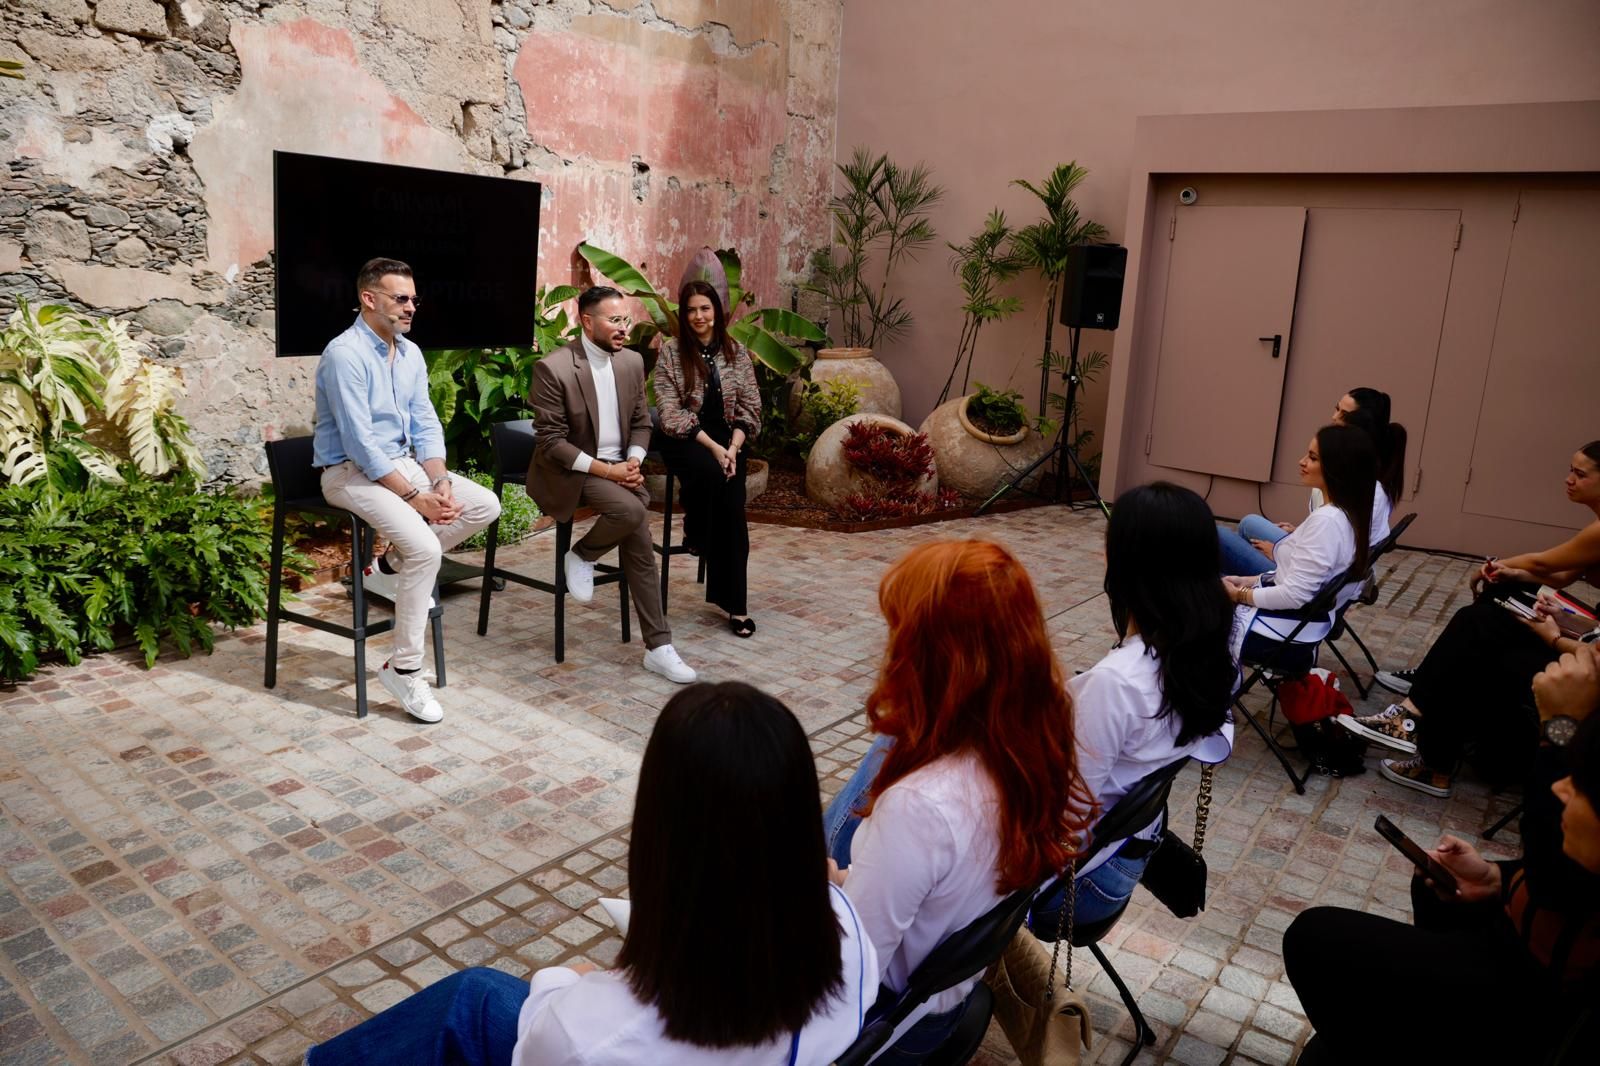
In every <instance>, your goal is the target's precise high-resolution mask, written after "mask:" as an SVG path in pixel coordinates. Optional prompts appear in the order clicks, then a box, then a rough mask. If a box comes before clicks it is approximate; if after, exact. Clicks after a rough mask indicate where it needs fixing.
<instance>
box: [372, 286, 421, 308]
mask: <svg viewBox="0 0 1600 1066" xmlns="http://www.w3.org/2000/svg"><path fill="white" fill-rule="evenodd" d="M367 291H368V292H375V293H378V294H379V295H380V296H387V297H388V298H389V299H391V300H393V301H394V302H395V303H397V304H399V305H400V306H401V307H405V306H406V305H407V304H409V305H411V306H412V307H421V306H422V301H421V300H419V299H418V298H417V297H415V296H412V295H411V294H410V293H408V292H384V291H383V290H382V289H368V290H367Z"/></svg>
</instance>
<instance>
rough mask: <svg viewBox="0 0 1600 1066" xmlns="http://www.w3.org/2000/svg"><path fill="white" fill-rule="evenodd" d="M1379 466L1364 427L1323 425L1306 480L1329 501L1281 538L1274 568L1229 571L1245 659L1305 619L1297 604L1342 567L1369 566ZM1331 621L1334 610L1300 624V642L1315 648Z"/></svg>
mask: <svg viewBox="0 0 1600 1066" xmlns="http://www.w3.org/2000/svg"><path fill="white" fill-rule="evenodd" d="M1377 466H1378V456H1377V451H1376V450H1375V449H1374V448H1373V445H1372V438H1371V437H1369V436H1368V435H1367V433H1366V432H1365V431H1363V430H1359V429H1356V428H1355V427H1354V426H1333V425H1330V426H1323V427H1322V428H1321V429H1319V430H1317V435H1316V436H1315V437H1313V438H1312V440H1311V444H1310V445H1309V446H1308V447H1307V448H1306V454H1305V455H1303V456H1301V458H1300V480H1301V481H1302V482H1303V483H1305V484H1306V485H1307V486H1309V487H1311V488H1312V489H1316V490H1318V491H1320V492H1321V493H1323V495H1324V496H1326V497H1327V500H1328V502H1327V503H1325V504H1323V505H1322V506H1321V507H1318V508H1317V509H1316V510H1315V511H1312V512H1311V514H1310V515H1308V516H1307V517H1306V520H1305V521H1304V522H1301V523H1300V524H1299V525H1298V526H1296V527H1295V530H1294V532H1293V533H1290V534H1288V535H1287V536H1285V537H1284V538H1283V539H1282V540H1280V541H1279V542H1278V543H1277V545H1276V547H1275V548H1274V552H1273V557H1274V559H1275V560H1276V565H1277V569H1276V570H1273V571H1270V572H1268V573H1265V574H1259V575H1250V574H1243V575H1231V576H1228V577H1224V578H1223V582H1224V584H1225V585H1226V586H1227V589H1228V595H1229V597H1230V598H1231V599H1232V600H1233V602H1234V603H1236V604H1237V605H1238V608H1237V611H1238V616H1239V627H1240V630H1239V632H1240V633H1241V634H1242V636H1243V644H1242V647H1241V648H1240V658H1241V659H1243V660H1245V661H1248V662H1261V661H1263V660H1268V659H1270V657H1271V656H1272V655H1274V654H1275V653H1276V652H1277V650H1278V648H1277V645H1279V644H1281V643H1282V642H1283V641H1285V640H1287V639H1288V638H1289V634H1290V633H1292V632H1294V629H1295V627H1296V626H1297V625H1299V624H1300V620H1299V619H1298V618H1296V617H1294V616H1293V612H1294V611H1296V610H1297V609H1299V608H1301V607H1304V606H1305V605H1306V604H1308V603H1310V602H1311V601H1312V600H1314V599H1316V596H1317V593H1318V592H1321V591H1322V589H1323V587H1324V586H1326V585H1327V584H1328V583H1329V582H1331V581H1333V579H1335V578H1337V577H1339V576H1340V575H1341V574H1346V573H1352V574H1355V575H1363V574H1365V573H1366V569H1367V553H1368V550H1369V549H1370V547H1371V540H1370V537H1371V529H1372V494H1373V484H1374V483H1375V482H1376V480H1377ZM1359 590H1360V578H1359V576H1358V577H1356V578H1354V579H1353V580H1352V582H1351V584H1350V585H1349V586H1348V597H1349V598H1353V597H1354V595H1355V594H1356V592H1358V591H1359ZM1331 628H1333V612H1332V611H1330V612H1329V613H1328V617H1327V619H1326V620H1318V621H1313V622H1311V623H1309V624H1308V625H1306V626H1305V627H1304V628H1302V629H1301V630H1300V632H1299V634H1298V635H1297V636H1296V637H1295V642H1296V643H1297V644H1305V645H1307V646H1308V649H1309V646H1310V645H1312V644H1315V643H1316V642H1317V641H1320V640H1321V639H1322V638H1323V637H1325V636H1327V635H1328V630H1330V629H1331ZM1309 657H1310V652H1309V651H1308V655H1307V658H1308V659H1309Z"/></svg>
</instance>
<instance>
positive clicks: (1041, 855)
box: [825, 540, 1094, 1063]
mask: <svg viewBox="0 0 1600 1066" xmlns="http://www.w3.org/2000/svg"><path fill="white" fill-rule="evenodd" d="M878 604H879V607H880V608H881V610H882V611H883V616H884V619H885V621H887V622H888V624H889V642H888V648H887V649H886V651H885V654H884V661H883V667H882V669H881V670H880V671H879V674H878V683H877V685H876V687H874V689H873V690H872V694H871V695H870V696H868V697H867V717H868V718H869V719H870V720H871V722H872V728H873V730H874V732H876V733H877V734H878V741H877V743H875V744H874V745H873V749H872V751H870V752H869V753H868V755H867V758H866V759H865V760H864V761H863V762H862V765H861V767H860V768H859V769H858V770H857V772H856V774H855V776H854V777H853V778H852V779H851V781H850V783H849V784H848V785H846V786H845V788H844V790H843V791H842V792H841V793H840V794H839V795H838V797H836V798H835V799H834V801H833V804H832V805H831V806H830V807H829V809H828V813H827V815H826V816H825V822H826V825H827V828H828V831H829V837H830V852H831V854H832V857H833V861H834V862H836V864H837V865H838V866H839V867H840V868H841V869H840V872H839V874H838V877H837V879H838V881H839V883H841V884H843V885H844V887H845V891H846V893H848V895H849V896H850V898H851V900H853V901H854V902H855V904H856V908H857V911H858V913H859V914H860V915H861V922H862V926H863V927H864V928H865V929H866V932H867V935H868V938H869V939H870V940H871V941H872V943H873V946H874V947H875V948H876V949H877V953H878V969H879V977H880V980H881V981H882V983H883V984H884V985H886V986H887V987H888V988H889V989H891V990H893V991H894V992H896V993H898V992H901V991H903V990H904V989H905V988H906V986H907V984H908V980H909V977H910V975H911V972H912V971H913V970H915V969H916V967H917V966H918V965H919V964H920V963H921V962H922V960H923V959H924V958H926V957H927V956H928V954H929V952H931V951H932V950H933V949H934V948H935V947H937V946H938V945H939V943H940V942H941V941H943V940H944V939H945V938H946V937H947V936H949V935H950V934H951V933H953V932H955V931H956V930H958V929H960V928H961V927H963V926H965V925H966V924H968V923H969V922H971V921H972V920H973V919H974V918H977V917H979V916H980V915H982V914H983V913H985V912H986V911H988V910H990V909H991V908H993V907H994V906H995V904H997V903H999V902H1000V901H1001V900H1002V899H1004V898H1005V897H1006V896H1008V895H1010V894H1011V893H1012V892H1015V891H1016V890H1017V889H1019V888H1023V887H1025V886H1029V885H1036V884H1038V883H1039V882H1041V881H1042V880H1044V878H1045V877H1046V876H1048V875H1051V874H1054V873H1056V872H1058V871H1060V870H1062V869H1064V868H1066V866H1067V865H1068V864H1069V863H1070V862H1071V861H1072V858H1073V854H1074V847H1075V845H1076V843H1077V841H1078V839H1079V836H1080V834H1081V833H1082V831H1083V828H1084V827H1085V825H1087V824H1088V822H1089V819H1090V816H1091V814H1092V813H1093V808H1094V800H1093V798H1092V797H1091V796H1090V795H1089V793H1088V791H1087V789H1086V788H1085V787H1084V785H1083V781H1082V777H1081V776H1080V775H1079V773H1078V769H1077V759H1076V754H1075V751H1074V745H1073V712H1072V703H1071V701H1070V699H1069V698H1068V696H1067V690H1066V686H1065V685H1064V684H1063V682H1062V677H1061V670H1060V667H1059V665H1058V664H1057V662H1056V657H1055V653H1054V651H1053V650H1052V648H1051V646H1050V638H1049V636H1048V634H1047V633H1046V632H1045V623H1044V612H1043V611H1042V610H1041V609H1040V606H1039V598H1038V595H1037V594H1036V593H1035V592H1034V588H1033V582H1032V581H1031V580H1030V579H1029V578H1028V573H1027V571H1026V570H1024V569H1023V567H1022V564H1021V563H1020V562H1018V561H1017V559H1016V557H1015V556H1013V555H1012V554H1011V553H1010V552H1008V551H1006V549H1004V548H1002V547H1001V546H1000V545H998V544H994V543H991V542H989V541H981V540H965V541H939V542H935V543H932V544H926V545H924V546H922V547H920V548H916V549H914V550H913V551H911V552H910V553H909V554H907V555H906V556H905V557H904V558H902V559H901V560H900V561H899V562H897V563H895V564H894V565H893V566H892V567H890V569H889V572H888V573H887V574H885V575H884V578H883V582H882V584H881V585H880V586H879V588H878ZM976 984H977V978H976V977H974V978H972V979H971V980H969V981H966V982H963V983H962V984H960V985H957V986H956V987H954V988H952V989H949V990H947V991H945V992H942V993H940V994H939V995H937V996H935V997H934V998H933V999H931V1000H929V1001H928V1003H926V1004H924V1006H923V1007H922V1008H921V1010H920V1011H919V1012H917V1013H915V1014H913V1015H912V1016H911V1020H910V1021H909V1022H908V1023H907V1025H905V1026H902V1027H901V1030H900V1032H899V1033H897V1037H898V1039H897V1040H896V1041H895V1042H894V1044H893V1046H892V1047H891V1048H890V1049H889V1050H888V1051H886V1052H884V1053H883V1055H882V1056H881V1057H880V1058H879V1059H878V1060H877V1061H879V1062H888V1063H914V1062H920V1061H922V1060H923V1059H924V1058H925V1057H927V1056H928V1055H929V1054H931V1053H932V1052H934V1051H935V1050H936V1049H937V1048H938V1047H939V1046H940V1045H941V1044H942V1043H943V1042H944V1041H945V1039H946V1038H947V1037H948V1036H949V1034H950V1032H951V1031H952V1030H953V1029H954V1028H955V1025H956V1023H957V1022H958V1021H959V1020H960V1018H961V1013H962V1008H963V1006H964V1004H965V1002H966V999H967V997H968V996H969V995H970V994H971V992H972V989H973V988H974V987H975V986H976Z"/></svg>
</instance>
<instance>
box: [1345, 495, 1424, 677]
mask: <svg viewBox="0 0 1600 1066" xmlns="http://www.w3.org/2000/svg"><path fill="white" fill-rule="evenodd" d="M1416 520H1417V513H1416V512H1415V511H1412V512H1411V513H1410V514H1408V515H1406V516H1405V517H1404V518H1402V519H1400V521H1399V522H1398V523H1396V524H1395V525H1393V526H1390V527H1389V535H1388V536H1387V537H1384V538H1383V539H1382V540H1380V541H1379V542H1378V543H1376V544H1374V545H1373V546H1372V550H1371V552H1370V553H1369V554H1370V555H1371V565H1370V566H1369V567H1368V568H1367V580H1369V581H1371V580H1374V579H1375V575H1376V574H1377V572H1378V560H1379V559H1382V558H1383V557H1384V556H1385V555H1388V554H1389V553H1390V552H1392V551H1394V550H1395V548H1396V547H1398V546H1399V544H1400V535H1401V534H1402V533H1404V532H1405V531H1406V528H1407V527H1408V526H1410V525H1411V523H1412V522H1415V521H1416ZM1360 602H1362V601H1361V600H1360V599H1355V600H1351V601H1350V602H1349V603H1347V604H1345V605H1344V606H1343V607H1340V608H1339V610H1338V612H1337V613H1336V614H1335V616H1334V621H1333V628H1332V629H1331V630H1329V631H1328V636H1327V642H1328V648H1329V650H1331V651H1332V652H1333V654H1334V657H1335V658H1337V659H1338V660H1339V663H1340V665H1342V666H1343V667H1344V671H1345V673H1347V674H1349V675H1350V680H1351V682H1353V683H1354V684H1355V686H1356V691H1357V692H1359V693H1360V694H1361V698H1362V699H1366V698H1367V693H1368V692H1369V691H1371V688H1372V686H1371V685H1370V684H1363V683H1362V681H1361V675H1359V674H1357V673H1356V669H1355V667H1353V666H1351V665H1350V660H1349V659H1346V658H1345V657H1344V652H1342V651H1340V650H1339V646H1338V645H1337V644H1335V643H1334V641H1336V640H1338V639H1339V638H1340V637H1343V636H1348V637H1349V638H1350V639H1351V640H1353V641H1355V643H1356V647H1358V648H1360V649H1361V654H1362V655H1365V656H1366V657H1367V663H1368V665H1370V666H1371V667H1372V672H1373V674H1377V672H1378V660H1376V659H1374V658H1373V657H1372V652H1371V650H1370V649H1368V647H1367V645H1366V642H1365V641H1363V640H1362V639H1361V634H1359V633H1357V632H1356V631H1355V628H1354V627H1353V626H1351V625H1350V623H1349V621H1348V620H1347V619H1346V618H1345V613H1346V612H1347V611H1349V610H1350V608H1351V607H1354V606H1355V605H1356V604H1357V603H1360Z"/></svg>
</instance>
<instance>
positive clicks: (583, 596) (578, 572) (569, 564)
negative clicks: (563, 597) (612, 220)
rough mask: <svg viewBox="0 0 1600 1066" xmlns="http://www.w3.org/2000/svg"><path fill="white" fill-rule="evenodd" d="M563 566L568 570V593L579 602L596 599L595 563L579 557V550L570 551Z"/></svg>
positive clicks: (563, 561)
mask: <svg viewBox="0 0 1600 1066" xmlns="http://www.w3.org/2000/svg"><path fill="white" fill-rule="evenodd" d="M562 566H563V567H565V568H566V571H567V595H569V596H571V597H572V598H573V599H575V600H577V601H578V602H579V603H588V602H589V601H590V600H592V599H594V564H593V563H591V562H589V560H587V559H581V558H579V557H578V553H577V552H574V551H569V552H567V556H566V558H565V559H563V560H562Z"/></svg>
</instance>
